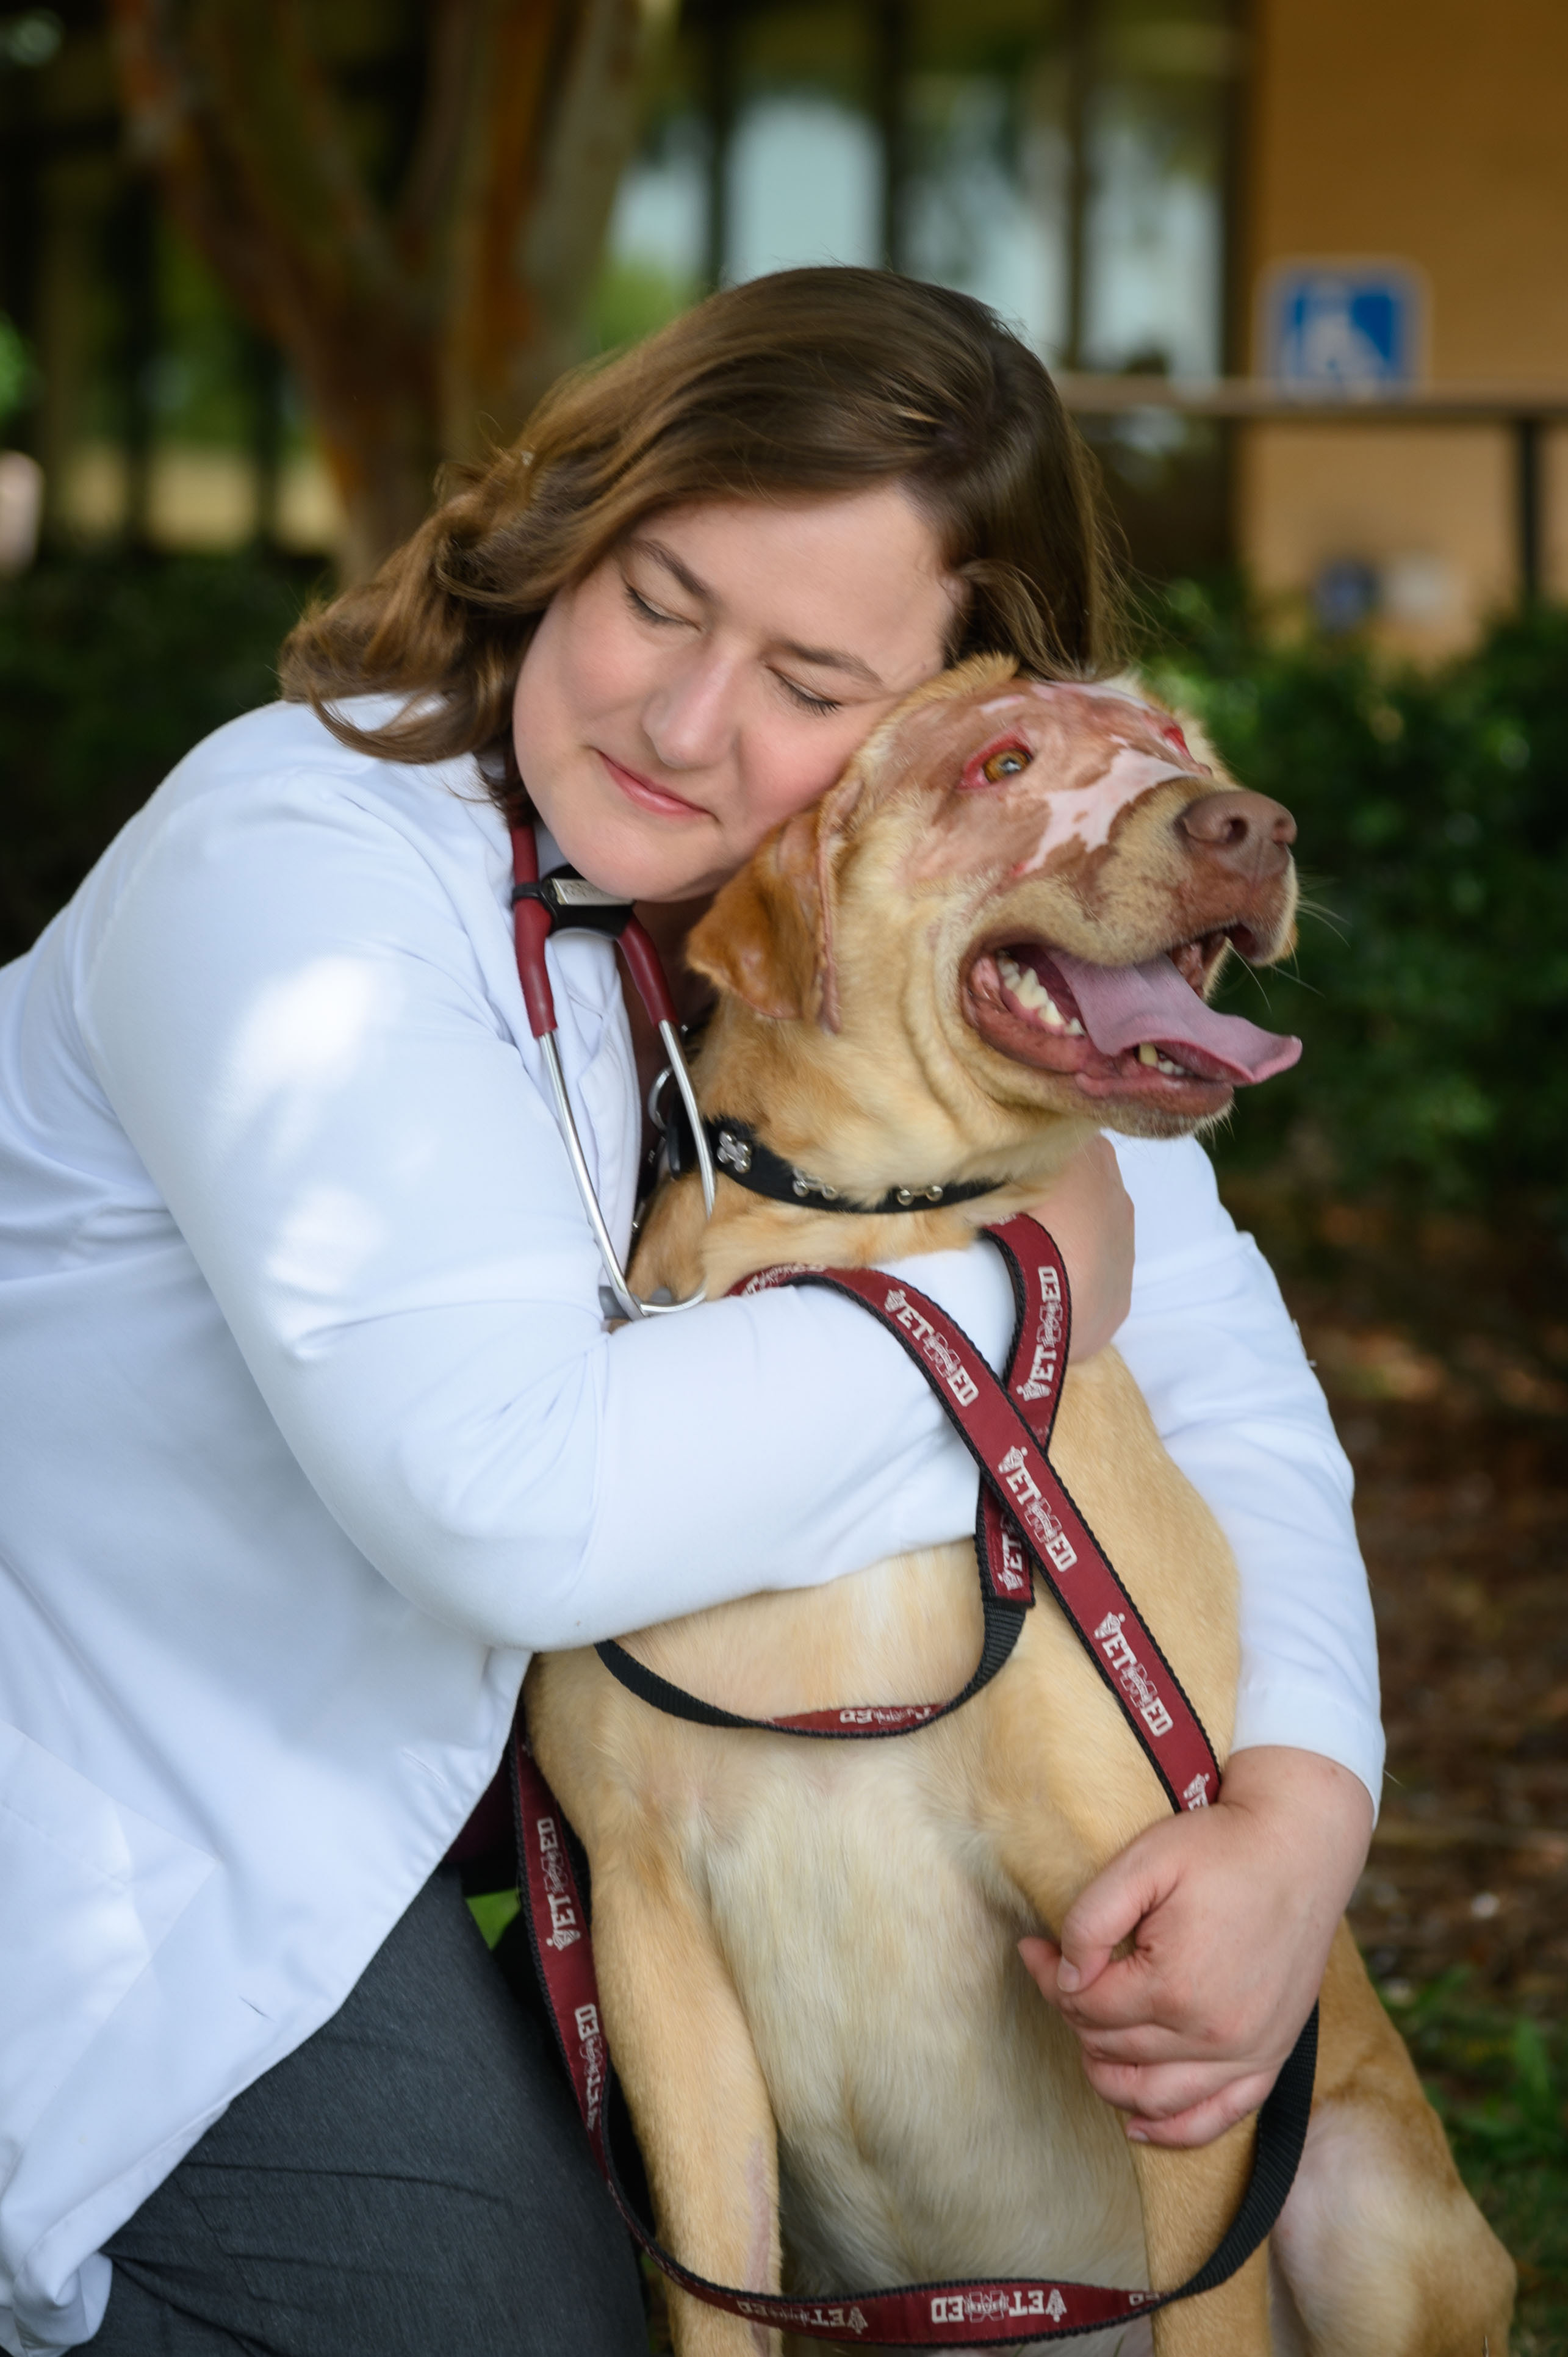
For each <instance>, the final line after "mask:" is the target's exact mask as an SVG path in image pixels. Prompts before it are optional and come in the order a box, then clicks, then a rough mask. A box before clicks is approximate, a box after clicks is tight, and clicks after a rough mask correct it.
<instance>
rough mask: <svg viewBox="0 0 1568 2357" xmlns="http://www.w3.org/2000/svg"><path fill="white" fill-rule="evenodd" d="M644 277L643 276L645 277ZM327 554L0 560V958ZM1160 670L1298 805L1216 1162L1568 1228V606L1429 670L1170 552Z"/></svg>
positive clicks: (227, 712)
mask: <svg viewBox="0 0 1568 2357" xmlns="http://www.w3.org/2000/svg"><path fill="white" fill-rule="evenodd" d="M634 291H635V290H631V289H628V290H627V294H626V298H625V299H627V301H628V304H629V303H630V302H631V301H632V300H633V299H634ZM321 577H322V576H321V568H320V567H319V565H317V564H316V563H314V562H313V561H311V560H295V561H290V560H287V559H285V558H282V557H280V556H278V555H276V554H262V553H257V554H251V555H237V556H214V557H199V556H182V557H175V558H160V557H152V556H147V557H144V558H142V559H141V560H139V561H138V562H135V563H131V564H127V563H126V562H125V560H124V556H123V555H118V556H116V555H112V554H108V553H105V554H100V555H92V554H78V555H74V556H59V557H53V558H50V559H49V560H48V561H46V562H45V563H44V564H42V565H39V566H38V567H37V568H36V569H35V570H34V571H33V572H31V573H30V574H27V575H25V576H21V577H19V578H18V579H16V580H14V581H11V582H7V583H5V584H0V708H4V710H5V714H6V722H7V725H6V729H5V742H4V748H3V749H0V809H3V810H4V812H5V836H6V840H7V856H6V859H5V866H4V881H3V883H0V958H4V957H8V956H15V955H16V954H17V952H20V951H21V950H23V949H25V948H26V947H27V944H28V942H30V941H31V940H32V939H33V937H34V935H35V934H36V933H37V931H38V929H39V927H40V926H41V925H43V924H44V923H45V922H46V921H47V920H48V918H49V917H50V916H51V915H52V914H53V912H54V910H55V909H57V908H58V907H59V905H60V904H61V903H62V902H63V901H64V900H65V899H67V898H69V896H70V893H71V891H72V890H73V889H74V888H75V886H76V884H77V882H78V880H79V878H80V877H81V875H82V874H83V873H85V871H86V869H87V867H88V866H91V862H92V860H93V859H94V858H96V856H97V855H98V853H99V852H100V850H101V849H102V847H103V845H105V844H106V843H107V842H108V840H109V838H110V836H111V835H112V834H113V833H114V831H115V829H116V828H117V827H119V826H120V825H122V824H123V823H124V820H125V819H126V818H127V817H128V816H129V814H130V813H131V812H132V811H133V810H134V809H135V808H136V806H137V805H138V804H139V803H140V802H142V801H143V800H144V799H145V796H146V795H147V794H148V793H149V792H150V791H152V789H153V787H154V786H155V785H156V783H157V781H158V780H159V779H160V778H161V777H162V776H163V775H164V774H165V772H166V770H169V769H170V768H171V767H172V766H173V764H174V763H175V762H176V761H177V760H178V759H179V758H180V756H181V755H182V754H183V753H185V752H186V751H188V748H190V747H191V746H192V745H193V744H195V743H196V742H197V740H198V739H199V737H203V736H204V735H206V734H207V732H208V731H209V729H212V728H215V727H217V726H220V723H221V722H223V721H224V720H226V719H228V718H230V717H231V716H232V715H233V714H235V713H237V712H242V711H244V710H246V709H247V708H248V707H249V706H251V705H255V704H260V703H263V702H265V701H266V700H267V699H268V698H269V697H270V696H271V695H272V694H274V693H275V677H274V662H275V658H276V652H277V647H278V644H279V641H280V640H281V639H282V637H283V635H284V633H285V631H286V630H287V629H288V627H289V625H290V624H291V622H292V621H293V620H294V619H295V615H296V614H297V613H298V612H299V610H300V608H301V607H302V605H303V604H304V602H305V600H306V597H308V596H309V594H310V592H311V590H312V588H313V587H315V586H317V581H318V580H319V579H320V578H321ZM1138 637H1139V649H1138V651H1139V655H1140V660H1141V662H1142V665H1143V668H1144V672H1145V675H1146V676H1147V677H1148V679H1149V680H1150V681H1151V683H1153V685H1154V686H1155V687H1156V688H1157V689H1158V690H1159V692H1160V693H1161V694H1163V695H1165V697H1166V698H1167V699H1168V700H1169V701H1170V702H1172V703H1173V704H1176V705H1178V706H1181V707H1183V708H1185V709H1187V710H1189V711H1193V712H1196V713H1197V714H1198V715H1199V716H1200V717H1201V718H1202V720H1203V721H1204V723H1205V725H1206V726H1207V727H1208V729H1209V731H1210V732H1211V734H1212V736H1213V737H1214V739H1215V741H1216V743H1217V744H1218V746H1219V748H1220V750H1221V752H1222V753H1223V755H1224V757H1225V758H1226V759H1227V760H1228V761H1229V762H1230V763H1231V764H1232V765H1233V766H1234V768H1235V770H1236V773H1237V775H1238V776H1239V777H1240V779H1242V780H1244V781H1245V782H1246V783H1247V784H1249V785H1252V786H1256V787H1258V788H1260V789H1261V790H1262V791H1263V792H1265V793H1270V794H1273V795H1276V796H1277V797H1278V798H1279V800H1280V801H1282V802H1285V803H1287V804H1288V805H1289V807H1290V808H1291V809H1292V810H1293V811H1294V813H1295V814H1296V818H1297V820H1298V822H1299V825H1300V830H1301V831H1300V838H1299V843H1298V846H1297V849H1298V854H1299V857H1300V863H1301V867H1302V872H1303V878H1304V887H1305V908H1304V913H1303V916H1302V920H1301V928H1300V943H1299V947H1298V950H1297V952H1296V954H1295V957H1294V960H1293V961H1292V962H1291V963H1290V964H1289V965H1287V966H1286V967H1283V968H1280V969H1277V970H1275V971H1274V972H1272V973H1269V974H1251V973H1249V972H1248V971H1246V970H1245V969H1243V968H1240V966H1238V967H1237V968H1236V970H1235V971H1234V972H1233V973H1232V974H1231V975H1230V978H1229V980H1228V981H1227V983H1226V985H1225V990H1226V994H1227V998H1228V1002H1229V1003H1230V1004H1231V1005H1233V1006H1237V1007H1238V1008H1239V1009H1240V1010H1242V1011H1245V1012H1247V1013H1250V1014H1251V1015H1252V1016H1253V1017H1255V1018H1256V1019H1257V1020H1260V1021H1262V1022H1266V1023H1268V1024H1269V1025H1270V1026H1271V1027H1273V1028H1276V1029H1282V1030H1287V1031H1294V1032H1297V1033H1299V1034H1300V1036H1301V1037H1302V1039H1304V1040H1305V1055H1304V1056H1303V1058H1302V1061H1301V1063H1300V1065H1299V1066H1298V1067H1297V1069H1296V1070H1295V1071H1294V1072H1292V1073H1289V1074H1287V1075H1286V1076H1284V1077H1283V1079H1280V1080H1276V1081H1272V1082H1270V1083H1269V1085H1268V1086H1267V1087H1266V1088H1264V1089H1260V1090H1258V1091H1256V1092H1253V1093H1252V1094H1251V1095H1249V1096H1247V1097H1245V1098H1244V1099H1243V1100H1242V1101H1241V1102H1240V1103H1239V1105H1238V1107H1237V1110H1236V1112H1235V1114H1233V1116H1232V1119H1231V1121H1230V1125H1229V1126H1228V1129H1227V1130H1226V1132H1225V1133H1224V1134H1223V1135H1221V1137H1220V1138H1219V1140H1218V1141H1217V1147H1218V1152H1219V1159H1220V1162H1221V1166H1222V1167H1223V1168H1244V1169H1256V1168H1265V1167H1273V1168H1283V1169H1286V1170H1288V1171H1290V1172H1291V1173H1292V1174H1293V1175H1294V1177H1296V1178H1297V1179H1300V1180H1301V1181H1302V1182H1304V1183H1305V1184H1309V1185H1314V1186H1325V1185H1326V1186H1330V1187H1332V1188H1334V1189H1344V1190H1348V1192H1349V1193H1351V1194H1352V1195H1360V1194H1364V1193H1366V1192H1367V1191H1369V1190H1371V1191H1374V1192H1380V1193H1384V1194H1388V1195H1391V1196H1394V1197H1397V1198H1399V1199H1401V1200H1411V1201H1413V1202H1416V1203H1418V1204H1420V1205H1423V1206H1425V1207H1428V1208H1437V1209H1444V1208H1446V1209H1458V1210H1463V1209H1465V1208H1466V1207H1468V1206H1471V1205H1474V1204H1476V1203H1478V1202H1480V1201H1482V1200H1485V1199H1487V1198H1488V1197H1496V1196H1498V1194H1499V1193H1501V1194H1504V1195H1509V1196H1512V1197H1513V1198H1516V1199H1518V1200H1520V1202H1521V1203H1523V1204H1524V1205H1526V1206H1528V1207H1529V1208H1530V1209H1533V1210H1534V1211H1536V1212H1537V1213H1538V1214H1540V1215H1541V1216H1543V1217H1544V1218H1546V1219H1547V1220H1549V1221H1550V1222H1552V1224H1554V1225H1557V1226H1559V1227H1561V1225H1562V1224H1563V1222H1564V1220H1565V1219H1568V1190H1565V1186H1564V1170H1563V1160H1564V1157H1563V1145H1564V1141H1565V1140H1568V1064H1565V1062H1564V1059H1563V1057H1562V1055H1561V1054H1560V1053H1559V1052H1557V1050H1558V1044H1559V1041H1560V1039H1561V1038H1562V1035H1563V1028H1564V1024H1565V1022H1568V928H1565V927H1564V925H1563V911H1564V910H1565V909H1568V611H1564V610H1563V609H1561V608H1539V609H1532V610H1529V611H1527V612H1525V613H1524V614H1522V615H1519V616H1515V617H1513V618H1510V619H1506V620H1503V621H1499V622H1498V623H1497V624H1496V625H1495V627H1494V628H1493V629H1492V630H1491V631H1490V632H1489V633H1488V634H1487V636H1486V637H1485V639H1484V640H1482V642H1481V644H1480V645H1479V646H1478V647H1477V650H1476V651H1474V652H1473V653H1471V654H1468V655H1466V656H1463V657H1461V658H1458V659H1456V660H1455V661H1454V662H1450V663H1449V664H1447V665H1446V666H1444V667H1442V668H1439V669H1435V670H1434V669H1430V668H1428V669H1415V668H1408V669H1398V668H1391V667H1390V665H1389V664H1388V662H1386V661H1375V660H1374V659H1373V657H1372V656H1371V655H1370V653H1369V651H1368V650H1367V649H1366V647H1365V646H1364V645H1361V644H1359V643H1358V642H1356V641H1354V640H1344V639H1326V638H1321V637H1316V636H1310V635H1299V634H1298V635H1295V636H1290V637H1284V636H1282V635H1281V634H1280V632H1279V631H1278V630H1277V629H1273V628H1271V627H1270V626H1269V619H1268V617H1267V616H1265V615H1263V614H1262V613H1260V611H1259V610H1258V609H1257V608H1255V607H1251V606H1250V605H1249V604H1248V603H1247V601H1246V599H1245V598H1244V597H1242V595H1241V594H1240V591H1239V590H1237V589H1235V588H1234V587H1231V586H1230V585H1228V584H1226V583H1223V582H1221V583H1219V585H1218V586H1216V585H1209V586H1207V587H1206V586H1202V585H1200V584H1198V583H1197V582H1196V581H1192V580H1178V581H1176V582H1175V583H1174V584H1172V585H1170V586H1169V587H1166V588H1165V589H1164V590H1161V591H1159V592H1150V593H1149V594H1148V596H1147V597H1146V599H1145V601H1144V605H1143V606H1142V608H1141V609H1140V613H1139V616H1138Z"/></svg>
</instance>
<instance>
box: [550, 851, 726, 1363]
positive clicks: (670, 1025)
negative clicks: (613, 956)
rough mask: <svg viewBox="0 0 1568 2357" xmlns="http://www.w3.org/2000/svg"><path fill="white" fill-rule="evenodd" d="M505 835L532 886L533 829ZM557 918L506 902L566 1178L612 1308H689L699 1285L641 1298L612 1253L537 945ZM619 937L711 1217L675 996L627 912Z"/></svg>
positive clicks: (658, 1311) (641, 1313) (633, 1311)
mask: <svg viewBox="0 0 1568 2357" xmlns="http://www.w3.org/2000/svg"><path fill="white" fill-rule="evenodd" d="M510 834H511V862H512V880H513V882H514V884H537V883H538V881H539V851H538V846H537V845H536V844H535V843H534V840H533V829H532V826H531V825H530V824H529V823H527V822H526V821H524V823H522V824H521V825H514V826H513V827H512V828H511V829H510ZM556 923H557V919H556V917H555V914H554V912H553V910H552V909H548V908H547V907H546V906H545V905H544V903H543V901H542V900H533V899H514V900H513V902H512V942H513V946H514V948H515V950H516V952H517V974H518V980H519V982H520V983H521V985H522V998H523V1005H524V1006H525V1007H526V1008H527V1010H528V1021H529V1028H530V1029H531V1030H532V1033H533V1036H534V1038H535V1039H537V1040H538V1042H539V1047H540V1052H541V1053H542V1056H543V1059H544V1069H545V1071H546V1073H547V1075H548V1077H549V1081H550V1087H551V1093H552V1095H553V1098H554V1101H555V1118H556V1121H557V1123H558V1125H559V1126H560V1130H561V1142H562V1144H563V1145H564V1147H565V1149H566V1158H567V1160H568V1162H569V1163H570V1164H571V1166H572V1176H573V1178H574V1179H575V1181H576V1186H577V1192H578V1194H579V1195H580V1196H581V1198H582V1202H583V1209H584V1211H585V1213H586V1215H587V1221H588V1225H589V1227H590V1228H591V1229H592V1231H593V1234H594V1241H595V1243H596V1244H597V1245H598V1248H599V1258H600V1259H601V1260H602V1261H603V1263H604V1265H605V1274H606V1275H607V1277H608V1279H609V1291H610V1292H611V1294H612V1295H613V1296H614V1297H615V1302H616V1314H617V1315H618V1316H620V1317H623V1318H660V1317H664V1316H667V1315H668V1314H669V1313H670V1312H671V1310H677V1309H694V1308H696V1307H697V1305H698V1303H699V1302H701V1301H703V1300H704V1299H705V1298H706V1293H705V1289H704V1288H703V1286H698V1287H697V1290H696V1291H695V1293H690V1294H688V1295H687V1296H686V1298H685V1299H684V1300H683V1301H660V1300H659V1299H657V1298H655V1299H653V1300H650V1301H645V1300H643V1299H642V1298H641V1297H640V1296H639V1295H638V1294H636V1293H634V1292H633V1291H632V1289H631V1285H630V1282H629V1280H628V1276H627V1274H626V1271H625V1269H624V1268H623V1267H622V1266H621V1262H620V1254H618V1252H617V1250H616V1246H615V1240H614V1238H613V1237H612V1236H611V1234H610V1232H609V1227H608V1225H607V1222H606V1219H605V1215H604V1211H603V1210H602V1208H601V1206H600V1203H599V1199H598V1196H597V1194H596V1191H595V1188H594V1180H593V1173H592V1172H591V1171H590V1169H589V1168H588V1160H587V1157H586V1155H585V1153H584V1151H583V1141H582V1138H581V1136H580V1135H579V1134H578V1130H577V1123H576V1118H575V1114H573V1111H572V1103H571V1099H570V1098H569V1097H568V1096H567V1093H566V1076H565V1073H564V1071H563V1070H562V1065H561V1051H560V1049H559V1047H558V1046H557V1044H556V1039H555V1030H556V1025H555V999H554V994H553V992H552V990H551V987H550V974H549V971H548V969H547V967H546V965H545V963H544V944H545V942H547V941H548V940H549V938H550V935H551V933H552V932H553V931H554V930H555V927H556ZM618 940H619V942H620V947H621V953H622V955H623V956H624V957H625V959H626V963H627V967H628V971H629V973H630V974H631V978H632V981H633V982H634V983H635V984H636V985H637V995H638V996H639V998H640V999H641V1001H642V1003H643V1006H645V1007H646V1008H647V1010H648V1017H649V1020H650V1022H651V1023H652V1024H653V1026H654V1028H655V1029H656V1030H657V1031H658V1033H659V1037H660V1042H661V1043H662V1045H663V1049H664V1052H665V1054H666V1055H667V1056H668V1057H669V1059H670V1073H671V1078H672V1079H673V1081H674V1082H675V1085H676V1087H677V1089H678V1090H679V1091H680V1092H681V1096H682V1100H683V1102H684V1103H685V1107H686V1114H687V1117H688V1119H689V1121H690V1123H691V1126H692V1134H693V1138H694V1139H695V1141H696V1148H697V1167H698V1170H699V1174H700V1176H701V1178H702V1182H703V1202H704V1204H705V1205H706V1208H707V1211H708V1215H709V1217H710V1218H711V1217H712V1215H713V1209H714V1191H715V1187H716V1180H715V1177H714V1163H713V1156H712V1153H711V1151H710V1149H709V1146H708V1139H707V1132H706V1129H705V1127H704V1125H703V1116H702V1112H701V1109H700V1107H699V1106H698V1103H697V1092H696V1090H695V1089H694V1087H693V1084H692V1075H691V1073H690V1072H689V1071H687V1069H686V1059H685V1056H684V1055H683V1053H682V1048H681V1031H680V1026H679V1025H678V1024H677V1022H676V1020H675V1002H674V1000H673V999H672V998H671V996H670V985H669V984H668V982H666V980H665V978H664V969H663V967H662V966H661V965H660V963H659V952H658V951H657V950H656V949H655V948H654V946H653V943H652V942H651V941H650V938H649V936H648V934H647V932H646V931H644V930H643V928H642V926H641V925H640V924H639V922H638V920H637V919H636V918H635V917H632V916H628V918H627V919H626V920H625V922H624V923H623V924H622V925H621V926H620V929H619V931H618Z"/></svg>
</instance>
